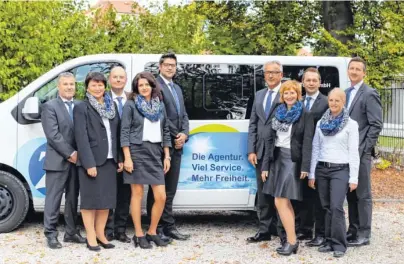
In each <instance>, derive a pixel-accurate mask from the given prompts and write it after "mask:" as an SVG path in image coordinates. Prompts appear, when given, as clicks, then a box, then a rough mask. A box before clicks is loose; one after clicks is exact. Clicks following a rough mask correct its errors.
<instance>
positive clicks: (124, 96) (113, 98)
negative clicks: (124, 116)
mask: <svg viewBox="0 0 404 264" xmlns="http://www.w3.org/2000/svg"><path fill="white" fill-rule="evenodd" d="M111 94H112V100H115V99H116V98H117V97H119V96H118V95H116V94H115V93H114V91H112V89H111ZM121 97H122V98H123V99H125V100H126V93H125V91H123V93H122V95H121Z"/></svg>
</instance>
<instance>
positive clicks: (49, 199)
mask: <svg viewBox="0 0 404 264" xmlns="http://www.w3.org/2000/svg"><path fill="white" fill-rule="evenodd" d="M45 184H46V197H45V210H44V228H45V230H44V234H45V236H46V237H49V238H50V237H57V236H58V231H57V223H58V219H59V214H60V202H61V200H62V196H63V192H65V210H64V218H65V222H66V234H68V235H74V234H76V233H78V230H77V228H76V222H77V203H78V196H79V179H78V174H77V167H76V165H74V164H71V165H69V168H68V169H67V170H65V171H46V179H45Z"/></svg>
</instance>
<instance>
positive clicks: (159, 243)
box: [146, 234, 169, 247]
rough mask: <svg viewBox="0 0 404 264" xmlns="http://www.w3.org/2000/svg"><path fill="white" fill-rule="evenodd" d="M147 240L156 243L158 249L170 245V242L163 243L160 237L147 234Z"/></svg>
mask: <svg viewBox="0 0 404 264" xmlns="http://www.w3.org/2000/svg"><path fill="white" fill-rule="evenodd" d="M146 239H147V241H149V242H154V244H156V246H158V247H165V246H167V245H168V244H169V242H168V241H163V240H162V239H161V237H160V236H159V235H149V234H146Z"/></svg>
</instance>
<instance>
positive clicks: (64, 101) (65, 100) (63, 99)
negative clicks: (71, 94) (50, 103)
mask: <svg viewBox="0 0 404 264" xmlns="http://www.w3.org/2000/svg"><path fill="white" fill-rule="evenodd" d="M59 97H60V99H62V101H63V103H66V102H73V98H72V99H71V100H67V99H66V98H63V97H62V96H60V95H59Z"/></svg>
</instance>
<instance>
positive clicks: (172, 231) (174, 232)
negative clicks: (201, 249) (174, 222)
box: [164, 227, 191, 240]
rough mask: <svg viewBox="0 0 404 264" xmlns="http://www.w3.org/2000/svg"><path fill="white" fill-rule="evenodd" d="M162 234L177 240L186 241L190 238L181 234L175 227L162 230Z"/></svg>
mask: <svg viewBox="0 0 404 264" xmlns="http://www.w3.org/2000/svg"><path fill="white" fill-rule="evenodd" d="M164 234H165V235H166V236H169V237H171V238H173V239H177V240H188V239H189V238H190V237H191V236H190V235H185V234H181V233H180V232H179V231H178V229H177V228H175V227H173V228H170V229H166V230H164Z"/></svg>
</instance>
